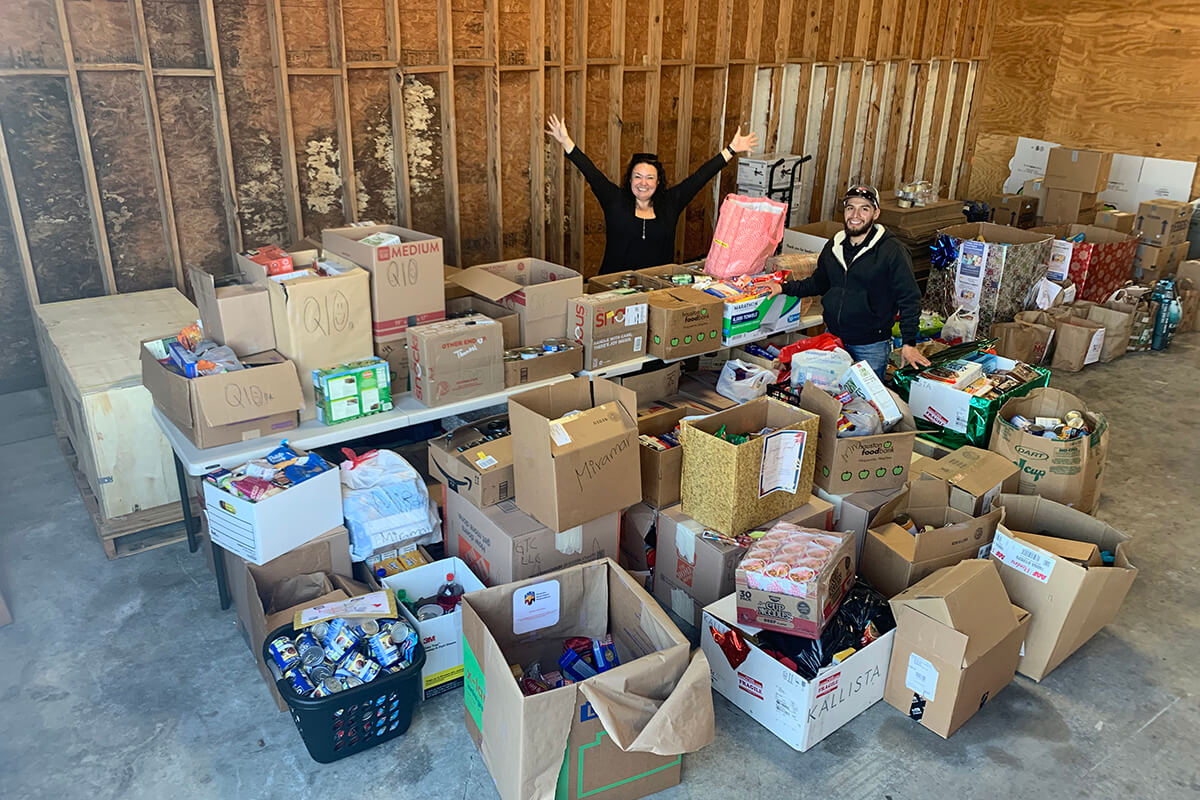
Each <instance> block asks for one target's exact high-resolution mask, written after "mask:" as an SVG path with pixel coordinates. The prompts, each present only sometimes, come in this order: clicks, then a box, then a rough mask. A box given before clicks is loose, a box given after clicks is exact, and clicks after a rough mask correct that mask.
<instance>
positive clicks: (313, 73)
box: [268, 0, 342, 78]
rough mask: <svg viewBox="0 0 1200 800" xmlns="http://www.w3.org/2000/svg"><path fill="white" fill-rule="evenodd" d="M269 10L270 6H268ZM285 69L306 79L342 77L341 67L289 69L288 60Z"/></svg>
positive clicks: (288, 72) (289, 73)
mask: <svg viewBox="0 0 1200 800" xmlns="http://www.w3.org/2000/svg"><path fill="white" fill-rule="evenodd" d="M331 2H332V0H331ZM268 8H269V6H268ZM284 67H285V68H286V71H287V74H288V75H289V76H291V75H303V76H306V77H321V76H325V77H330V78H337V77H341V74H342V68H341V67H289V66H287V64H286V60H285V63H284Z"/></svg>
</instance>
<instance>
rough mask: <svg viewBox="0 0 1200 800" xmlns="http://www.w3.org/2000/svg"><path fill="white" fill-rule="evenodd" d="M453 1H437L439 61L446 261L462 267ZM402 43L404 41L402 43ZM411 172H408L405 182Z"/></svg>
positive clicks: (463, 265)
mask: <svg viewBox="0 0 1200 800" xmlns="http://www.w3.org/2000/svg"><path fill="white" fill-rule="evenodd" d="M451 2H452V0H439V2H438V17H437V25H438V60H439V61H441V62H442V63H443V64H445V65H446V71H445V72H444V73H442V77H441V80H440V82H439V86H438V88H439V89H440V90H441V92H442V172H443V173H444V174H445V176H446V179H445V182H444V191H445V203H446V228H447V230H446V241H445V245H446V261H447V262H448V263H450V264H454V265H457V266H460V267H465V266H468V265H467V264H464V263H463V250H462V216H461V209H460V208H459V205H458V196H459V195H458V126H457V125H456V123H455V114H454V108H455V100H454V70H453V68H451V67H450V64H451V62H452V61H453V59H454V32H453V30H452V28H453V26H452V24H451V22H452V13H453V12H452V10H451V9H452V5H451ZM401 44H402V42H401ZM407 182H408V173H407V172H406V173H405V183H406V184H407Z"/></svg>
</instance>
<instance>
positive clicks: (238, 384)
mask: <svg viewBox="0 0 1200 800" xmlns="http://www.w3.org/2000/svg"><path fill="white" fill-rule="evenodd" d="M159 341H161V340H159V339H152V340H149V341H146V342H142V348H141V361H142V385H144V386H145V387H146V388H147V389H149V390H150V395H151V397H153V398H154V405H156V406H157V407H158V409H159V411H161V412H162V413H163V414H164V415H165V416H166V417H167V419H169V420H171V421H172V422H174V423H175V425H176V426H178V428H179V430H180V431H182V432H183V433H184V435H186V436H187V437H188V438H189V439H191V440H192V442H193V443H194V444H195V445H196V446H197V447H219V446H221V445H226V444H233V443H235V442H241V441H245V440H247V439H257V438H259V437H261V436H276V435H282V434H284V433H286V432H287V431H290V430H295V428H296V426H297V424H298V423H297V413H296V412H297V411H298V410H299V409H300V406H301V405H302V400H301V397H300V383H299V381H298V379H297V377H296V367H295V366H294V365H293V364H292V362H290V361H288V360H287V359H286V358H284V357H283V356H281V355H280V354H279V353H277V352H275V351H274V350H269V351H267V352H265V353H256V354H254V355H249V356H243V357H242V358H241V359H240V360H241V361H242V363H243V364H245V365H246V368H245V369H239V370H234V371H233V372H223V373H220V374H218V375H203V376H201V377H198V378H185V377H183V376H182V375H180V374H178V373H176V372H172V371H171V370H169V369H167V368H166V367H164V366H163V365H162V364H160V363H159V361H158V358H157V357H156V353H154V352H152V351H151V347H153V346H154V345H155V344H156V343H157V342H159Z"/></svg>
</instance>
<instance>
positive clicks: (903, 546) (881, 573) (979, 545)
mask: <svg viewBox="0 0 1200 800" xmlns="http://www.w3.org/2000/svg"><path fill="white" fill-rule="evenodd" d="M899 514H907V515H908V516H909V517H911V518H912V521H913V522H914V523H915V524H916V526H917V529H918V531H920V532H918V533H917V534H916V535H915V536H914V535H913V534H912V533H911V532H910V531H908V530H907V529H905V528H902V527H901V526H899V525H897V524H896V523H895V521H894V520H895V519H896V517H897V516H898V515H899ZM1002 518H1003V512H1002V511H1000V509H993V510H992V511H990V512H988V513H987V514H985V515H983V516H981V517H973V516H971V515H970V514H964V513H963V512H962V511H958V510H957V509H954V508H951V507H950V485H949V484H947V483H946V482H944V481H942V480H939V479H937V478H931V477H927V476H920V477H916V478H914V480H912V481H911V482H910V483H909V485H908V488H907V490H905V491H902V492H901V493H900V494H898V495H896V497H894V498H893V499H892V500H891V501H890V502H888V503H887V504H885V505H884V506H883V508H881V509H880V510H879V513H878V514H876V515H875V519H874V520H872V521H871V528H870V529H869V530H868V531H867V538H866V542H865V543H864V544H863V552H862V563H860V564H859V565H858V571H859V574H860V575H862V576H863V577H864V578H866V579H867V580H868V581H870V583H871V585H872V586H874V587H875V588H876V589H878V590H879V591H880V592H882V593H883V594H884V596H885V597H893V596H895V595H897V594H899V593H900V592H902V591H904V590H905V589H906V588H908V587H909V586H912V585H913V584H914V583H916V582H917V581H919V580H921V579H923V578H924V577H926V576H927V575H930V574H931V573H933V572H935V571H937V570H939V569H941V568H942V567H947V566H951V565H953V564H957V563H958V562H960V561H962V560H963V559H967V558H978V557H981V556H982V555H984V554H985V553H986V552H987V551H986V550H984V549H983V548H985V547H986V546H987V545H988V544H989V543H990V542H991V541H992V537H993V536H994V535H995V533H996V526H997V525H998V524H999V523H1000V520H1001V519H1002ZM926 525H932V526H934V529H933V530H931V531H926V530H924V527H925V526H926Z"/></svg>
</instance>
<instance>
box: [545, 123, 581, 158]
mask: <svg viewBox="0 0 1200 800" xmlns="http://www.w3.org/2000/svg"><path fill="white" fill-rule="evenodd" d="M546 134H547V135H548V136H549V137H550V138H551V139H553V140H554V141H556V142H558V143H559V144H561V145H562V148H563V150H566V151H567V152H568V153H569V152H571V151H572V150H574V149H575V142H573V141H572V140H571V136H570V134H568V133H567V123H566V122H564V121H563V120H561V119H559V118H558V117H556V116H554V115H553V114H551V115H550V118H549V119H548V120H547V122H546Z"/></svg>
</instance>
